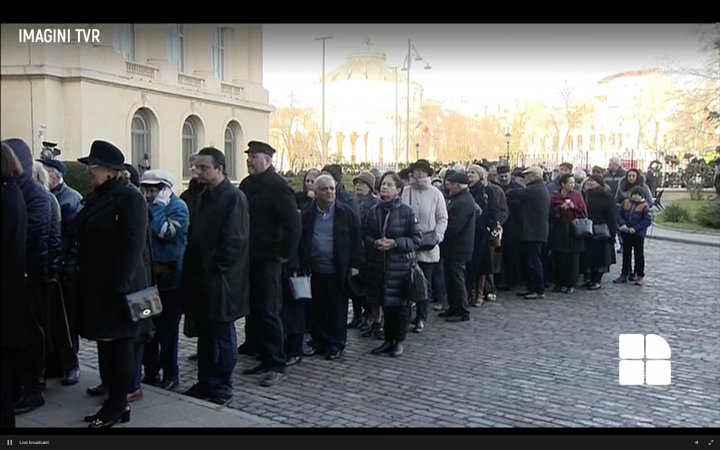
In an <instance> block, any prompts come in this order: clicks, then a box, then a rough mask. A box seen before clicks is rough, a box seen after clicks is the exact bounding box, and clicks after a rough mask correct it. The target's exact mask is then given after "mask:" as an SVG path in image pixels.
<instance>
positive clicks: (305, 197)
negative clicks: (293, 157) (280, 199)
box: [295, 169, 320, 211]
mask: <svg viewBox="0 0 720 450" xmlns="http://www.w3.org/2000/svg"><path fill="white" fill-rule="evenodd" d="M319 175H320V171H319V170H317V169H308V171H307V172H305V176H304V177H303V185H302V191H298V192H296V193H295V203H297V207H298V209H299V210H300V211H302V210H304V209H305V207H306V206H307V205H309V204H310V203H312V201H313V198H315V191H314V190H313V186H314V185H315V179H316V178H317V177H318V176H319Z"/></svg>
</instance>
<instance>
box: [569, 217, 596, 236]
mask: <svg viewBox="0 0 720 450" xmlns="http://www.w3.org/2000/svg"><path fill="white" fill-rule="evenodd" d="M570 230H571V231H572V234H573V236H575V237H578V238H580V237H586V236H592V234H593V222H592V220H590V219H588V218H587V217H579V218H577V219H575V220H573V221H572V222H570Z"/></svg>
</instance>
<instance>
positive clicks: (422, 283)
mask: <svg viewBox="0 0 720 450" xmlns="http://www.w3.org/2000/svg"><path fill="white" fill-rule="evenodd" d="M411 259H412V265H411V266H410V280H409V283H408V290H407V296H408V298H409V299H410V301H411V302H414V303H417V302H421V301H424V300H427V298H428V296H427V288H428V282H427V279H426V278H425V273H424V272H423V271H422V269H421V268H420V265H419V264H418V263H417V259H416V258H415V254H414V253H413V254H412V256H411Z"/></svg>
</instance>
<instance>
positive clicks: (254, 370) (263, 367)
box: [243, 363, 270, 375]
mask: <svg viewBox="0 0 720 450" xmlns="http://www.w3.org/2000/svg"><path fill="white" fill-rule="evenodd" d="M269 371H270V366H268V365H267V364H265V363H260V364H258V365H257V366H255V367H251V368H249V369H245V370H243V373H244V374H245V375H257V374H259V373H266V372H269Z"/></svg>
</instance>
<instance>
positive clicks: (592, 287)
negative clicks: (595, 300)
mask: <svg viewBox="0 0 720 450" xmlns="http://www.w3.org/2000/svg"><path fill="white" fill-rule="evenodd" d="M600 288H602V286H601V285H600V283H593V284H591V285H590V286H588V287H587V289H588V291H597V290H598V289H600Z"/></svg>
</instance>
